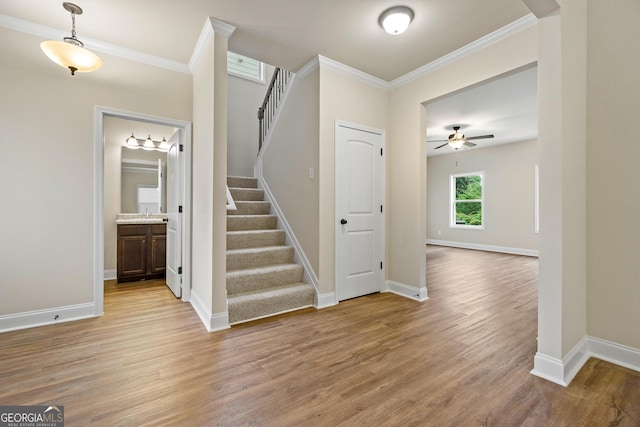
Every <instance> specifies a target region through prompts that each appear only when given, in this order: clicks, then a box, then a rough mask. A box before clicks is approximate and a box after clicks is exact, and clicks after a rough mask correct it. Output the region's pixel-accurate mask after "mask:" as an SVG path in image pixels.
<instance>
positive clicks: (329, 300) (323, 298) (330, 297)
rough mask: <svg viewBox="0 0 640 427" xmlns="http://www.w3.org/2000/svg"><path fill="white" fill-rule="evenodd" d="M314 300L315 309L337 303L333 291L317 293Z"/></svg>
mask: <svg viewBox="0 0 640 427" xmlns="http://www.w3.org/2000/svg"><path fill="white" fill-rule="evenodd" d="M316 300H317V301H316V303H315V306H316V308H317V309H321V308H327V307H332V306H334V305H337V304H338V300H337V299H336V293H335V292H329V293H327V294H320V295H317V296H316Z"/></svg>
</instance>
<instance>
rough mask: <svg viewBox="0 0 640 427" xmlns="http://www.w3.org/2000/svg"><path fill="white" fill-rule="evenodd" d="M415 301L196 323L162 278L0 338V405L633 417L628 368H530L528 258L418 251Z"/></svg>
mask: <svg viewBox="0 0 640 427" xmlns="http://www.w3.org/2000/svg"><path fill="white" fill-rule="evenodd" d="M427 261H428V263H427V274H428V282H427V283H429V296H430V300H429V301H426V302H424V303H418V302H414V301H411V300H409V299H406V298H402V297H399V296H396V295H394V294H374V295H369V296H365V297H361V298H356V299H353V300H349V301H344V302H342V303H340V304H339V305H338V306H335V307H331V308H327V309H323V310H319V311H318V310H315V309H305V310H302V311H299V312H296V313H290V314H286V315H282V316H278V317H275V318H271V319H265V320H260V321H256V322H252V323H247V324H242V325H238V326H234V327H233V328H231V329H229V330H226V331H222V332H216V333H211V334H209V333H207V332H206V331H205V330H204V328H203V326H202V324H201V323H200V320H199V319H198V317H197V316H196V314H195V313H194V312H193V310H192V309H191V307H190V305H189V304H185V303H182V302H180V301H178V300H176V299H175V298H174V296H173V294H172V293H171V292H170V291H169V290H168V288H167V287H166V286H164V284H163V282H161V281H150V282H147V283H145V284H142V285H135V286H134V285H119V286H117V287H116V286H108V289H107V292H106V293H105V315H104V316H102V317H99V318H95V319H87V320H82V321H77V322H71V323H64V324H58V325H52V326H45V327H40V328H33V329H29V330H23V331H15V332H8V333H4V334H2V335H0V405H28V404H41V405H48V404H57V405H64V407H65V408H64V409H65V419H66V425H67V426H88V425H96V426H161V425H172V426H174V425H180V426H336V425H344V426H640V373H638V372H635V371H632V370H628V369H624V368H621V367H618V366H615V365H612V364H609V363H606V362H603V361H599V360H595V359H591V360H590V361H589V362H588V363H587V364H586V366H585V367H584V368H583V369H582V371H581V372H580V373H579V374H578V375H577V377H576V378H575V380H574V381H573V382H572V384H571V385H570V386H569V387H567V388H563V387H561V386H558V385H556V384H553V383H550V382H547V381H545V380H542V379H540V378H537V377H535V376H533V375H531V374H529V371H530V370H531V369H532V367H533V356H534V354H535V351H536V338H535V337H536V329H537V324H536V317H537V309H536V301H537V292H536V289H537V260H536V259H535V258H528V257H519V256H513V255H503V254H495V253H485V252H478V251H469V250H462V249H451V248H442V247H432V246H430V247H429V248H428V254H427Z"/></svg>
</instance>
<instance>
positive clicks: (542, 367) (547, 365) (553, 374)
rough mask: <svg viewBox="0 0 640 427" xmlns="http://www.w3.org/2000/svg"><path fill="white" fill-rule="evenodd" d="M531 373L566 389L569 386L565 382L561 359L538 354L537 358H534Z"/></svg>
mask: <svg viewBox="0 0 640 427" xmlns="http://www.w3.org/2000/svg"><path fill="white" fill-rule="evenodd" d="M531 373H532V374H533V375H535V376H537V377H540V378H544V379H545V380H547V381H551V382H554V383H556V384H560V385H561V386H564V387H566V386H567V383H566V382H565V381H564V364H563V363H562V360H561V359H558V358H556V357H551V356H547V355H546V354H543V353H536V356H535V357H534V358H533V370H532V371H531Z"/></svg>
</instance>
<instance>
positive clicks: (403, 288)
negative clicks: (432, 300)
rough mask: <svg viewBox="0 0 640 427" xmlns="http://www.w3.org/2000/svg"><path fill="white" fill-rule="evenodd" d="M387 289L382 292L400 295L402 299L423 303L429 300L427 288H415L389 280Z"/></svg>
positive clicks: (386, 283) (386, 285)
mask: <svg viewBox="0 0 640 427" xmlns="http://www.w3.org/2000/svg"><path fill="white" fill-rule="evenodd" d="M385 287H386V288H385V289H383V290H382V292H391V293H394V294H396V295H400V296H401V297H405V298H410V299H412V300H414V301H420V302H422V301H426V300H428V299H429V295H428V294H427V288H415V287H413V286H409V285H405V284H404V283H398V282H394V281H392V280H387V281H386V282H385Z"/></svg>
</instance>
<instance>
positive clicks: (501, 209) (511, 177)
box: [427, 107, 538, 252]
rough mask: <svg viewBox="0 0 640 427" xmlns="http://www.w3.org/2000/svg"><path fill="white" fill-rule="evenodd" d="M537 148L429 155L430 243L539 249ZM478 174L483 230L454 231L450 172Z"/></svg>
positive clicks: (518, 145)
mask: <svg viewBox="0 0 640 427" xmlns="http://www.w3.org/2000/svg"><path fill="white" fill-rule="evenodd" d="M428 111H429V109H428V107H427V113H428ZM537 145H538V144H537V141H526V142H518V143H514V144H506V145H497V146H494V147H488V148H481V149H474V150H469V151H459V152H455V153H451V154H446V155H438V156H430V157H428V158H427V239H430V240H443V241H447V242H459V243H472V244H476V245H485V246H496V247H501V248H513V249H521V250H523V252H532V251H537V249H538V240H537V235H536V234H535V233H534V168H535V164H536V163H537V160H538V146H537ZM479 171H483V172H484V184H485V185H484V215H483V220H484V221H483V222H484V229H483V230H468V229H459V228H450V227H449V205H450V201H449V199H450V193H449V182H450V179H449V176H450V174H455V173H464V172H479Z"/></svg>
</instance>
